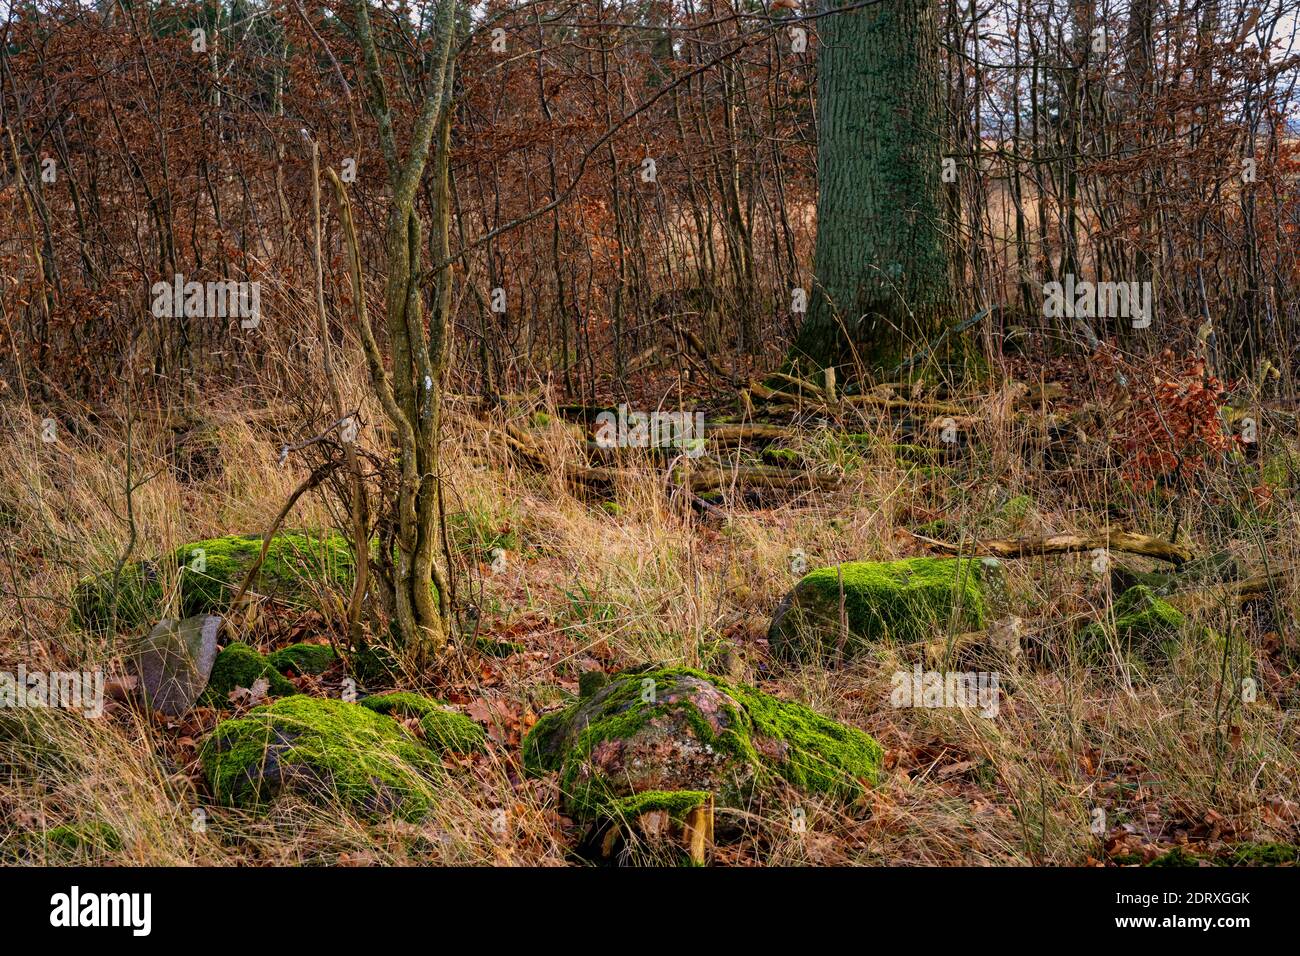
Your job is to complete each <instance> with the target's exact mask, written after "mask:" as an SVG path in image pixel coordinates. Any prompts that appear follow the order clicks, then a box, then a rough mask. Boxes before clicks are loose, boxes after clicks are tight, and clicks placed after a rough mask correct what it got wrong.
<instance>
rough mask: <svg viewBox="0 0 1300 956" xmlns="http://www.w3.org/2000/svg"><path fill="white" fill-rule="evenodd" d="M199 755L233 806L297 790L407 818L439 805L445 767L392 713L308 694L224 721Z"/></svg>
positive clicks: (218, 792) (214, 786)
mask: <svg viewBox="0 0 1300 956" xmlns="http://www.w3.org/2000/svg"><path fill="white" fill-rule="evenodd" d="M199 760H200V763H201V764H202V767H203V772H204V774H205V775H206V777H207V780H208V786H209V787H210V788H211V790H212V793H213V796H214V797H216V799H217V800H218V801H219V802H221V803H223V804H225V805H227V806H234V807H243V808H258V807H262V806H264V805H265V804H266V803H268V802H270V801H271V800H273V799H275V797H276V796H277V795H279V794H280V793H281V792H284V791H292V792H294V793H296V794H298V795H300V796H303V797H306V798H308V799H322V800H327V801H328V800H338V801H340V802H341V803H343V804H345V805H346V806H348V807H349V808H351V809H353V810H356V811H358V812H360V813H363V814H365V815H367V816H370V817H383V816H389V815H395V816H398V817H400V818H402V819H404V820H408V821H411V820H417V819H419V818H420V817H421V816H423V815H424V814H425V812H426V811H427V810H428V809H429V807H430V806H431V805H432V803H433V801H434V799H435V797H436V785H437V781H438V780H439V779H441V775H442V773H443V771H442V767H441V764H440V762H439V761H438V758H437V755H436V754H434V752H433V751H432V750H430V749H429V748H428V747H425V746H424V745H423V744H421V743H420V742H419V741H417V740H416V739H415V738H414V737H413V736H412V735H411V734H410V733H408V732H407V730H406V729H405V728H404V727H402V726H401V725H400V724H399V723H397V722H396V721H395V720H393V719H392V718H390V717H386V716H384V715H382V714H378V713H376V712H375V711H373V710H371V709H370V708H368V707H361V706H358V705H357V704H349V703H345V702H343V701H341V700H332V699H325V698H320V697H307V696H304V695H302V694H298V695H296V696H294V697H286V698H285V699H283V700H279V701H276V702H275V703H273V704H268V705H266V706H263V707H257V708H254V709H253V710H251V711H249V712H248V713H247V714H245V715H244V716H243V717H239V718H236V719H232V720H225V721H222V722H221V723H220V724H218V725H217V727H216V729H215V730H214V731H213V732H212V735H211V736H210V737H209V738H208V739H207V740H206V741H205V742H204V744H203V747H202V749H201V750H200V752H199Z"/></svg>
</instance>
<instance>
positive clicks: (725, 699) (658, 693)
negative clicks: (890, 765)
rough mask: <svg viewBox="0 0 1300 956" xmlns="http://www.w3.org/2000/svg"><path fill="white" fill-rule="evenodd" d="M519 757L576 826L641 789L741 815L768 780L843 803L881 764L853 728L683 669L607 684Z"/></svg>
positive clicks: (646, 672) (546, 727)
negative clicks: (679, 793) (552, 784)
mask: <svg viewBox="0 0 1300 956" xmlns="http://www.w3.org/2000/svg"><path fill="white" fill-rule="evenodd" d="M523 751H524V754H523V756H524V767H525V770H526V771H528V772H529V773H532V774H540V773H544V772H547V771H558V772H559V774H560V789H561V792H562V793H563V794H564V798H565V804H566V807H567V808H568V810H569V812H570V813H572V814H573V815H575V816H577V817H591V816H594V815H600V814H602V813H605V812H607V810H608V807H609V806H610V804H611V801H615V800H623V799H625V798H628V797H632V796H634V795H635V794H636V793H637V792H644V791H667V790H702V789H708V790H710V791H712V792H714V793H715V794H716V796H717V799H718V801H719V803H720V804H721V805H723V806H733V807H740V806H745V805H747V803H748V802H749V800H750V799H751V797H752V796H753V792H754V789H755V788H756V787H761V786H762V785H764V784H765V783H766V782H768V781H770V780H772V779H774V778H777V777H780V778H783V779H784V780H786V781H788V782H789V783H791V784H794V785H795V786H798V787H801V788H804V789H806V790H809V791H814V792H819V793H824V794H827V795H829V796H833V797H837V798H841V799H852V798H854V797H856V796H858V795H860V794H862V793H863V792H864V791H865V789H866V787H867V786H869V785H870V784H872V783H874V782H875V781H876V780H877V779H878V775H879V772H880V761H881V756H882V753H881V749H880V747H879V745H878V744H877V743H876V742H875V741H874V740H872V739H871V738H870V737H869V736H867V735H866V734H865V733H863V732H862V731H860V730H856V729H854V728H852V727H847V726H845V725H843V724H839V723H836V722H835V721H833V720H829V719H828V718H825V717H822V716H821V715H819V714H816V713H814V712H813V711H811V710H809V709H808V708H807V707H804V706H803V705H801V704H797V703H791V702H787V701H781V700H777V699H776V698H774V697H771V696H770V695H768V694H765V693H763V692H762V691H759V690H756V689H754V688H752V687H748V686H746V685H743V684H735V683H731V682H728V681H725V680H722V679H721V678H717V677H713V676H710V675H708V674H705V673H703V672H701V671H696V670H691V669H689V668H681V667H669V668H642V669H635V670H632V671H625V672H623V673H621V674H619V675H617V676H615V677H614V678H612V679H611V680H610V682H609V684H608V685H606V686H605V687H602V688H601V689H599V690H598V691H596V692H595V693H594V694H593V695H592V696H591V697H588V698H585V699H583V700H580V701H579V702H578V703H576V704H574V705H573V706H571V707H569V708H568V709H567V710H564V711H557V712H554V713H551V714H547V715H545V716H543V717H542V719H541V720H539V721H538V722H537V724H536V725H535V726H534V727H533V729H532V730H531V731H530V732H529V734H528V736H527V737H526V738H525V740H524V745H523ZM611 755H613V756H614V762H613V763H611V762H610V757H611ZM620 761H621V762H622V763H621V764H620ZM620 766H621V767H622V769H619V768H620ZM611 768H613V769H611ZM634 778H635V779H634ZM645 781H650V782H651V783H652V784H653V785H650V786H642V785H641V784H642V783H644V782H645ZM665 782H666V783H667V784H668V785H667V786H664V785H663V784H664V783H665Z"/></svg>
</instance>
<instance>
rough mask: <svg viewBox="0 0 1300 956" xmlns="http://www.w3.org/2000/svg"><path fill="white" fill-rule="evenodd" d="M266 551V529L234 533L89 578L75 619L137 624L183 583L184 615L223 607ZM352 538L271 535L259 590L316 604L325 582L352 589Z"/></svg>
mask: <svg viewBox="0 0 1300 956" xmlns="http://www.w3.org/2000/svg"><path fill="white" fill-rule="evenodd" d="M261 550H262V538H261V536H260V535H254V534H250V535H227V536H226V537H224V538H209V539H207V540H205V541H195V542H193V543H192V544H187V545H183V546H182V547H180V548H177V549H176V550H175V551H173V552H172V553H170V554H168V555H165V556H163V557H161V558H158V559H156V560H152V561H137V562H134V563H132V564H128V565H126V566H125V567H124V568H123V569H122V571H121V573H120V574H118V575H117V576H116V580H114V575H113V573H112V572H111V571H106V572H104V573H103V574H100V575H97V576H95V577H92V578H87V579H86V580H84V581H82V582H81V583H80V584H78V585H77V587H76V590H75V591H74V592H73V596H72V606H73V619H74V621H75V623H76V624H77V625H78V626H79V627H82V628H84V629H86V630H94V631H108V630H109V629H110V628H112V627H114V626H116V628H117V629H118V630H131V629H134V628H137V627H140V626H141V625H143V624H148V623H151V622H153V621H155V620H157V619H158V618H160V617H162V616H163V615H162V612H163V595H164V594H165V593H170V591H171V585H173V584H176V585H177V586H178V588H179V597H180V607H179V611H180V616H181V617H195V616H198V615H201V614H221V613H223V612H224V611H226V610H227V608H228V607H229V605H230V602H231V600H233V599H234V596H235V594H236V593H237V592H238V590H239V586H240V584H242V583H243V580H244V575H245V574H246V573H247V572H248V569H249V567H250V566H251V565H252V564H253V562H254V561H256V560H257V556H258V555H259V554H260V553H261ZM354 564H355V563H354V561H353V558H352V551H351V548H350V546H349V544H348V541H347V539H346V538H344V537H343V536H342V535H338V534H334V533H332V532H325V533H314V532H302V531H286V532H282V533H280V534H277V535H276V536H275V537H274V538H272V539H271V544H270V546H269V547H268V549H267V554H266V561H265V562H264V563H263V564H262V567H261V569H260V571H259V572H258V576H257V578H256V580H255V581H254V583H253V585H252V590H254V591H255V592H257V593H258V594H264V595H268V596H271V597H273V598H276V599H280V600H283V601H286V602H290V603H308V602H310V601H311V600H312V599H313V598H314V597H315V595H316V594H317V593H318V592H319V591H320V590H321V589H322V588H324V589H344V588H346V587H347V586H348V585H349V584H350V582H351V580H352V575H353V573H354V570H355V568H354Z"/></svg>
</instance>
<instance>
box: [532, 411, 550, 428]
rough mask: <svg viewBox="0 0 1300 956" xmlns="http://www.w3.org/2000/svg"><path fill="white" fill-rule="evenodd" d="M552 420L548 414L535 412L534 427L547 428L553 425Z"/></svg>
mask: <svg viewBox="0 0 1300 956" xmlns="http://www.w3.org/2000/svg"><path fill="white" fill-rule="evenodd" d="M551 421H552V418H551V416H550V415H548V414H547V413H546V412H533V426H534V427H535V428H545V427H546V426H547V425H549V424H551Z"/></svg>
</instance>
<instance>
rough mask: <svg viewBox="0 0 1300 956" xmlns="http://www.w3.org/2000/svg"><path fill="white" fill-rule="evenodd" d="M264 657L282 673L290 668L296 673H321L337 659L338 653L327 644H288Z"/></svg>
mask: <svg viewBox="0 0 1300 956" xmlns="http://www.w3.org/2000/svg"><path fill="white" fill-rule="evenodd" d="M266 659H267V662H268V663H269V664H270V665H271V666H272V667H274V668H275V669H276V670H278V671H279V672H280V673H282V674H286V673H288V672H289V670H290V669H292V670H293V671H294V672H295V673H297V674H323V673H325V671H327V670H329V669H330V668H331V667H332V666H333V665H334V662H335V661H336V660H338V655H337V654H335V653H334V648H332V647H330V646H329V645H328V644H290V645H289V646H288V647H282V648H280V649H279V650H278V651H275V652H274V653H273V654H270V655H269V656H268V657H267V658H266Z"/></svg>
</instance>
